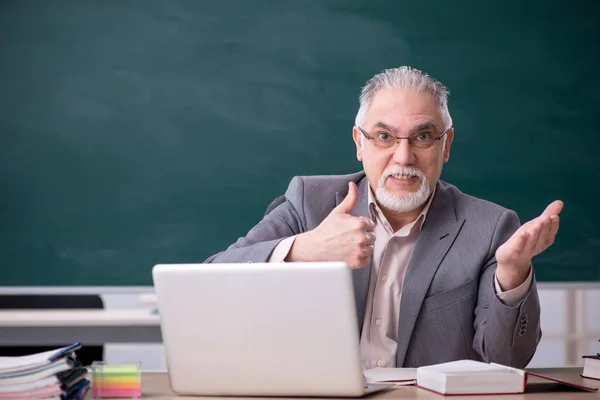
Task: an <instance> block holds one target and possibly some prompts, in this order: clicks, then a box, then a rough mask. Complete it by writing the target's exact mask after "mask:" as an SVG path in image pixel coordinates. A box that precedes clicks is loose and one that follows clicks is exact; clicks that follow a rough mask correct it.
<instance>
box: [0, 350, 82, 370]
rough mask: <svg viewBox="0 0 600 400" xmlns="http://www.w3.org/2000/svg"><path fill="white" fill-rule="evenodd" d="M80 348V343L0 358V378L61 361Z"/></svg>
mask: <svg viewBox="0 0 600 400" xmlns="http://www.w3.org/2000/svg"><path fill="white" fill-rule="evenodd" d="M80 348H81V344H80V343H73V344H72V345H70V346H65V347H60V348H58V349H55V350H50V351H44V352H41V353H35V354H30V355H26V356H18V357H0V376H4V375H12V374H15V373H17V372H20V371H28V370H35V369H37V368H40V367H44V366H46V365H49V364H52V363H53V362H55V361H56V360H60V359H63V358H65V357H67V356H68V355H70V354H71V353H73V352H74V351H75V350H78V349H80Z"/></svg>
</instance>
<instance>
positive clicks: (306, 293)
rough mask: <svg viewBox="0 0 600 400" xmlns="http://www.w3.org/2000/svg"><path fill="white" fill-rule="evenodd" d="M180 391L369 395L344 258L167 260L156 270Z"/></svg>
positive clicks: (174, 381)
mask: <svg viewBox="0 0 600 400" xmlns="http://www.w3.org/2000/svg"><path fill="white" fill-rule="evenodd" d="M152 277H153V280H154V287H155V290H156V295H157V300H158V309H159V313H160V319H161V331H162V338H163V343H164V346H165V355H166V361H167V369H168V373H169V377H170V381H171V388H172V389H173V390H174V391H175V392H177V393H178V394H182V395H208V396H305V397H309V396H318V397H326V396H337V397H360V396H363V395H366V394H369V393H372V392H375V391H378V390H381V389H385V388H388V387H390V386H392V385H391V384H385V383H381V384H380V383H377V384H375V383H369V384H367V383H366V382H365V379H364V375H363V372H362V365H361V361H360V353H359V337H358V323H357V320H356V312H355V307H356V306H355V302H354V294H353V284H352V273H351V270H350V268H349V267H348V266H347V265H346V264H345V263H340V262H337V263H331V262H318V263H243V264H242V263H240V264H159V265H155V266H154V268H153V270H152Z"/></svg>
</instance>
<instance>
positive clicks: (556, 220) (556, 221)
mask: <svg viewBox="0 0 600 400" xmlns="http://www.w3.org/2000/svg"><path fill="white" fill-rule="evenodd" d="M550 220H551V221H552V222H551V223H550V234H549V235H548V238H547V239H546V248H548V247H550V246H552V244H553V243H554V238H555V237H556V234H557V233H558V226H559V225H560V217H559V216H558V215H556V216H552V217H550Z"/></svg>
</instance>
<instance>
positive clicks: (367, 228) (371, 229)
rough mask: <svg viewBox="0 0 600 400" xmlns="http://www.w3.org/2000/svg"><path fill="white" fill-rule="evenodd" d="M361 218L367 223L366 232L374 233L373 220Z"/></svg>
mask: <svg viewBox="0 0 600 400" xmlns="http://www.w3.org/2000/svg"><path fill="white" fill-rule="evenodd" d="M359 218H361V219H363V220H364V221H365V230H366V231H367V232H372V231H373V230H375V223H374V222H373V220H372V219H371V218H367V217H359Z"/></svg>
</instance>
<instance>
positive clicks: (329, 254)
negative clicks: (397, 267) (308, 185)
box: [286, 182, 375, 268]
mask: <svg viewBox="0 0 600 400" xmlns="http://www.w3.org/2000/svg"><path fill="white" fill-rule="evenodd" d="M357 201H358V188H357V187H356V184H355V183H354V182H350V183H349V184H348V195H347V196H346V198H345V199H344V200H343V201H342V202H341V203H340V204H339V205H338V206H337V207H336V208H334V209H333V210H331V212H330V213H329V215H328V216H327V218H325V219H324V220H323V222H321V224H319V226H317V227H316V228H315V229H313V230H312V231H308V232H305V233H302V234H300V235H298V236H296V239H295V241H294V244H293V245H292V248H291V249H290V252H289V253H288V256H287V257H286V261H343V262H345V263H347V264H348V265H349V266H350V267H351V268H362V267H365V266H367V265H368V264H369V261H370V258H371V256H372V255H373V244H374V243H375V234H374V233H373V229H374V228H375V225H374V224H373V221H371V220H370V219H368V218H365V217H355V216H352V215H350V212H351V211H352V209H353V208H354V206H355V205H356V202H357Z"/></svg>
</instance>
